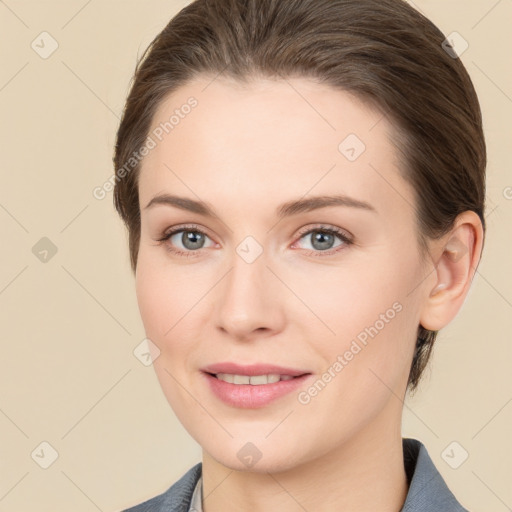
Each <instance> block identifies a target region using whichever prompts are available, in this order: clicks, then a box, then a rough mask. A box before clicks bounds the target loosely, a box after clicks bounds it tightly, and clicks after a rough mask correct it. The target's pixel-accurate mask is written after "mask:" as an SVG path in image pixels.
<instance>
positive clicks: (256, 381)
mask: <svg viewBox="0 0 512 512" xmlns="http://www.w3.org/2000/svg"><path fill="white" fill-rule="evenodd" d="M210 375H211V376H212V377H216V378H217V379H219V380H222V381H224V382H229V383H230V384H237V385H240V384H250V385H251V386H262V385H265V384H274V383H275V382H279V381H281V380H292V379H296V378H297V377H294V376H293V375H279V374H278V373H268V374H264V375H237V374H233V373H217V374H214V373H210Z"/></svg>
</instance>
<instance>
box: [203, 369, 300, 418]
mask: <svg viewBox="0 0 512 512" xmlns="http://www.w3.org/2000/svg"><path fill="white" fill-rule="evenodd" d="M203 375H205V376H206V379H207V381H208V384H209V385H210V389H211V390H212V391H213V393H214V394H215V395H216V396H217V397H218V398H220V399H221V400H222V401H223V402H224V403H226V404H228V405H231V406H233V407H239V408H242V409H257V408H259V407H265V406H266V405H268V404H270V403H271V402H273V401H274V400H277V399H278V398H281V397H282V396H284V395H287V394H288V393H291V392H292V391H296V390H297V389H298V388H299V387H300V386H302V385H303V384H304V381H305V380H306V379H307V378H308V377H310V374H306V375H301V376H299V377H294V378H293V379H290V380H280V381H278V382H273V383H272V384H259V385H256V386H253V385H252V384H231V383H230V382H225V381H223V380H220V379H217V377H214V376H213V375H210V374H209V373H203Z"/></svg>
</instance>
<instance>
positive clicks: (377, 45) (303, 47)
mask: <svg viewBox="0 0 512 512" xmlns="http://www.w3.org/2000/svg"><path fill="white" fill-rule="evenodd" d="M444 40H445V36H444V35H443V34H442V32H441V31H440V30H439V29H438V28H437V27H436V26H435V25H434V24H433V23H432V22H431V21H429V20H428V19H427V18H425V17H424V16H423V15H422V14H420V13H419V12H418V11H416V10H415V9H413V8H412V7H411V6H410V5H408V4H407V3H406V2H405V1H403V0H196V1H194V2H192V3H191V4H189V5H188V6H187V7H185V8H184V9H182V10H181V11H180V12H179V13H178V14H177V15H176V16H175V17H174V18H173V19H172V20H171V21H170V22H169V24H168V25H167V26H166V27H165V28H164V29H163V30H162V32H160V33H159V34H158V35H157V36H156V37H155V39H154V40H153V41H152V42H151V44H150V45H149V46H148V48H147V49H146V51H145V52H144V53H143V55H142V56H141V58H140V59H139V61H138V64H137V66H136V68H135V75H134V80H133V84H132V87H131V90H130V93H129V95H128V98H127V101H126V105H125V109H124V112H123V117H122V120H121V123H120V126H119V129H118V132H117V141H116V146H115V154H114V158H113V161H114V166H115V169H116V174H115V181H116V183H115V187H114V205H115V207H116V209H117V211H118V212H119V214H120V215H121V217H122V219H123V220H124V222H125V223H126V225H127V228H128V232H129V248H130V259H131V266H132V270H133V272H135V269H136V266H137V254H138V249H139V242H140V210H139V195H138V175H139V172H140V160H137V159H133V155H134V154H138V153H137V151H138V150H139V148H141V147H142V146H143V144H144V142H145V140H146V138H147V137H148V134H149V130H150V127H151V122H152V119H153V116H154V114H155V111H156V110H157V108H158V107H159V105H160V103H161V102H162V100H163V99H164V98H165V97H167V96H168V95H169V94H170V93H171V92H173V91H174V90H176V89H177V88H179V87H181V86H183V85H185V84H186V83H187V82H189V81H191V80H192V79H193V78H194V77H196V76H197V75H200V74H201V75H211V76H216V75H219V74H220V73H222V74H223V75H225V76H227V77H231V78H234V79H236V80H238V81H240V82H244V81H247V80H250V79H251V78H254V77H258V76H262V77H267V78H276V79H279V78H286V77H292V76H302V77H309V78H311V79H314V80H316V81H320V82H321V83H325V84H326V85H329V86H332V87H334V88H338V89H340V90H344V91H347V92H350V93H353V94H355V95H356V96H358V97H359V98H361V99H363V100H365V101H367V102H370V103H371V104H372V105H375V106H377V107H378V108H379V109H380V110H381V111H383V112H387V115H388V118H389V119H391V120H392V124H393V126H394V128H395V135H394V136H393V142H394V144H395V145H396V147H397V149H398V151H399V153H400V157H401V162H402V164H403V170H402V172H403V176H404V178H405V179H406V180H408V181H409V183H411V185H412V186H413V188H414V190H415V193H416V204H415V215H416V219H417V223H418V240H419V242H420V245H421V247H422V248H423V249H424V248H425V247H426V243H425V242H426V240H427V238H438V237H439V236H441V235H443V234H445V233H446V232H447V231H448V230H449V229H450V228H451V227H452V226H453V222H454V220H455V218H456V217H457V215H458V214H459V213H462V212H464V211H466V210H472V211H474V212H476V213H477V214H478V215H479V217H480V219H481V221H482V225H483V226H484V230H485V220H484V199H485V166H486V148H485V140H484V135H483V130H482V118H481V112H480V106H479V103H478V99H477V96H476V93H475V90H474V87H473V84H472V82H471V79H470V77H469V75H468V73H467V72H466V69H465V68H464V66H463V64H462V62H461V61H460V59H459V58H457V57H456V55H453V53H452V55H450V54H449V53H448V52H447V51H445V49H444V48H443V46H442V43H443V41H444ZM128 161H130V162H131V165H132V168H131V169H129V168H128V169H127V166H126V163H127V162H128ZM436 335H437V331H429V330H426V329H424V328H423V327H422V326H421V325H420V326H418V337H417V343H416V350H415V354H414V358H413V362H412V366H411V371H410V375H409V381H408V386H409V388H410V389H411V390H414V389H415V388H416V386H417V384H418V382H419V379H420V376H421V374H422V372H423V370H424V368H425V366H426V364H427V362H428V359H429V357H430V354H431V351H432V347H433V343H434V341H435V339H436Z"/></svg>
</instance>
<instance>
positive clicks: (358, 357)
mask: <svg viewBox="0 0 512 512" xmlns="http://www.w3.org/2000/svg"><path fill="white" fill-rule="evenodd" d="M212 80H213V79H211V78H210V79H206V78H204V79H200V80H199V79H197V80H196V81H194V82H193V83H190V84H188V85H186V86H183V87H182V88H180V89H179V90H177V91H176V92H174V93H173V94H172V95H171V96H169V97H168V98H167V99H166V101H165V102H164V103H162V104H161V105H160V108H159V109H158V111H157V113H156V115H155V117H154V119H153V124H152V127H151V131H150V133H149V135H150V137H151V139H152V142H151V143H149V144H148V147H150V148H151V149H150V150H149V153H148V154H147V156H146V157H145V160H144V161H143V165H142V170H141V175H140V181H139V195H140V208H141V224H142V226H141V240H140V250H139V255H138V266H137V271H136V289H137V298H138V303H139V307H140V312H141V315H142V320H143V323H144V327H145V330H146V334H147V337H148V338H149V339H150V340H151V341H152V342H153V343H154V344H155V345H156V346H157V347H158V348H159V350H160V355H159V356H158V357H157V358H156V360H155V361H154V367H155V370H156V373H157V376H158V379H159V381H160V384H161V386H162V389H163V392H164V394H165V396H166V397H167V400H168V401H169V403H170V405H171V406H172V408H173V409H174V411H175V413H176V415H177V416H178V418H179V419H180V421H181V422H182V423H183V425H184V426H185V428H186V429H187V430H188V431H189V433H190V434H191V435H192V436H193V437H194V438H195V439H196V440H197V442H198V443H199V444H200V445H201V446H202V447H203V449H204V450H205V452H206V453H207V454H209V455H210V456H212V457H213V458H214V459H216V460H217V461H219V462H220V463H221V464H223V465H225V466H228V467H231V468H237V469H247V468H252V466H253V465H254V468H252V470H253V471H277V470H284V469H287V468H292V467H296V466H298V465H300V464H302V463H305V462H308V463H311V462H312V461H313V460H314V459H317V458H319V457H321V456H323V455H327V454H331V455H332V454H334V453H336V452H337V451H339V453H343V452H342V450H344V449H345V448H347V449H348V447H349V446H355V444H354V443H360V442H364V443H369V442H372V443H376V444H379V443H381V442H382V441H383V440H385V439H389V436H396V435H398V436H399V435H400V434H399V431H400V420H401V409H402V402H401V400H402V399H403V395H404V392H405V387H406V383H407V378H408V374H409V369H410V364H411V360H412V355H413V349H414V344H415V341H416V332H417V327H418V324H419V323H420V315H421V310H422V306H423V304H424V301H425V297H426V295H427V289H428V290H430V288H431V287H432V281H431V280H430V279H425V276H426V275H427V274H428V270H429V269H426V268H425V266H424V264H423V263H422V260H421V258H420V253H419V249H418V245H417V243H416V239H417V238H416V224H415V214H414V209H413V205H414V196H413V190H412V189H411V188H410V186H409V185H408V184H407V182H406V181H404V179H403V178H402V177H401V176H400V173H399V169H398V161H397V152H396V149H395V148H394V146H393V145H392V144H391V142H390V140H389V133H390V130H391V125H390V124H389V123H388V120H387V118H385V117H383V116H382V114H380V113H378V112H377V111H375V110H372V109H370V108H369V107H367V106H365V104H364V103H362V102H360V101H359V100H356V99H354V97H353V96H351V95H349V94H348V93H345V92H342V91H339V90H335V89H331V88H330V87H328V86H326V85H321V84H318V83H314V82H312V81H309V80H306V79H298V78H296V79H290V80H286V81H285V80H281V81H267V80H262V79H261V80H257V81H255V82H254V83H252V84H250V85H247V86H241V85H236V84H235V83H232V82H227V81H223V80H221V79H219V78H217V79H215V80H213V81H212ZM191 97H193V98H194V99H193V100H190V99H189V98H191ZM187 105H188V106H187ZM166 123H167V124H166ZM153 146H154V147H153ZM166 196H167V200H166ZM171 196H173V197H175V198H182V199H180V200H177V199H175V200H171V199H170V197H171ZM320 197H329V198H332V199H333V201H331V202H329V201H328V200H325V199H316V198H320ZM155 198H157V199H155ZM158 198H159V199H158ZM334 198H335V199H336V201H334ZM149 203H151V205H150V206H148V204H149ZM207 209H208V211H211V214H208V213H207ZM171 230H175V231H176V233H174V234H171V235H170V237H169V238H168V239H167V240H166V241H159V239H163V238H164V237H165V236H166V235H168V234H169V232H170V231H171ZM219 374H223V375H220V376H219ZM269 374H272V375H271V376H270V377H268V375H269ZM234 375H236V376H234ZM251 376H252V377H254V378H252V379H251V378H250V377H251ZM258 376H260V377H258ZM265 376H266V377H265ZM277 379H279V381H277V382H274V381H276V380H277ZM370 440H371V441H370Z"/></svg>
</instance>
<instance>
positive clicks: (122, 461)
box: [0, 0, 512, 512]
mask: <svg viewBox="0 0 512 512" xmlns="http://www.w3.org/2000/svg"><path fill="white" fill-rule="evenodd" d="M187 3H188V2H187V1H175V0H174V1H171V0H167V1H163V0H152V1H147V2H142V1H133V0H132V1H127V0H123V1H121V0H102V1H100V0H89V1H85V0H66V1H57V0H45V1H42V0H37V1H35V0H30V1H28V0H25V1H16V0H5V1H0V20H1V29H0V38H1V41H0V48H1V52H2V54H1V67H0V109H1V119H2V123H1V133H0V140H1V141H2V148H3V151H2V165H1V172H2V186H1V189H0V225H1V229H2V235H1V236H2V262H1V265H0V312H1V324H0V335H1V354H2V357H1V359H0V450H1V451H0V511H22V512H30V511H36V510H37V511H39V512H45V511H52V512H55V511H69V510H73V511H74V512H86V511H87V512H88V511H95V510H100V511H104V512H107V511H116V510H121V509H123V508H125V507H127V506H129V505H133V504H135V503H139V502H140V501H142V500H145V499H147V498H149V497H151V496H154V495H155V494H157V493H160V492H162V491H164V490H165V489H167V488H168V487H169V485H170V484H171V483H172V482H174V481H175V480H177V479H178V478H179V477H180V476H181V475H182V474H183V473H184V472H185V471H186V470H187V469H188V468H190V467H191V466H192V465H193V464H194V463H196V462H198V461H199V460H200V449H199V447H198V446H197V445H196V444H195V442H194V441H192V439H191V438H190V437H189V436H188V434H187V433H186V432H185V431H184V429H183V428H182V427H181V425H180V424H179V423H178V421H177V420H176V419H175V417H174V414H173V412H172V410H171V409H170V407H169V406H168V404H167V401H166V400H165V398H164V396H163V394H162V392H161V390H160V387H159V385H158V382H157V380H156V377H155V375H154V373H153V370H152V367H151V366H145V365H144V364H142V363H141V362H140V361H139V359H137V358H136V357H135V355H134V353H133V351H134V349H135V348H136V347H137V346H138V345H139V344H140V343H141V341H142V340H143V338H144V331H143V327H142V323H141V320H140V317H139V313H138V308H137V303H136V298H135V292H134V283H133V277H132V275H131V272H130V268H129V259H128V248H127V243H126V236H125V233H124V228H123V226H122V224H121V221H120V220H119V219H118V218H117V217H116V214H115V211H114V209H113V206H112V195H111V194H108V196H107V198H105V199H104V200H102V201H100V200H96V199H95V198H94V197H93V195H92V190H93V188H94V187H96V186H99V185H102V184H103V183H104V182H105V180H106V179H108V178H109V177H110V176H111V174H112V165H111V158H112V147H113V144H114V137H115V132H116V129H117V125H118V122H119V116H120V113H121V111H122V108H123V104H124V100H125V97H126V94H127V91H128V85H129V81H130V78H131V75H132V72H133V69H134V66H135V61H136V57H137V55H140V54H141V53H142V51H143V49H144V48H145V47H146V46H147V44H148V43H149V42H150V41H151V40H152V38H153V37H154V36H155V35H156V34H157V33H158V32H159V31H160V30H161V29H162V28H163V27H164V26H165V24H167V22H168V20H169V19H170V18H171V17H172V15H173V14H175V13H176V12H177V11H178V10H179V9H180V8H181V7H183V6H184V5H186V4H187ZM414 5H416V6H417V7H418V8H419V9H420V10H421V11H423V12H424V13H425V15H426V16H427V17H429V18H430V19H432V20H433V21H434V22H435V23H436V24H437V25H438V26H439V27H440V28H441V30H442V31H443V32H444V33H445V34H449V33H451V32H452V31H457V32H459V33H460V34H461V35H462V36H463V37H464V39H465V40H466V41H467V42H468V43H469V48H468V49H467V51H465V53H464V54H463V55H462V57H461V58H462V60H463V62H464V64H465V65H466V67H467V69H468V71H469V73H470V75H471V77H472V79H473V81H474V84H475V87H476V89H477V92H478V94H479V97H480V100H481V105H482V109H483V114H484V122H485V129H486V134H487V144H488V151H489V165H488V193H487V201H488V210H487V222H488V234H487V240H486V247H485V254H484V259H483V261H482V263H481V265H480V267H479V270H478V274H477V276H476V278H475V281H474V283H473V288H472V289H471V292H470V295H469V298H468V300H467V301H466V303H465V305H464V306H463V308H462V310H461V312H460V313H459V315H458V317H457V318H456V320H455V321H454V322H453V323H452V324H451V325H450V326H449V327H448V328H446V329H445V330H444V331H443V332H442V333H441V335H440V337H439V341H438V343H437V347H436V350H435V355H434V360H433V365H432V370H431V371H430V372H429V373H428V374H427V375H426V378H425V380H424V382H423V384H422V386H421V389H420V390H419V392H418V393H417V394H416V396H415V397H414V398H409V399H408V400H407V402H406V404H405V411H404V428H403V433H404V436H409V437H416V438H418V439H420V440H422V441H423V442H424V443H425V444H426V445H427V448H428V449H429V452H430V454H431V457H432V458H433V460H434V462H435V464H436V465H437V467H438V469H439V470H440V472H441V473H442V474H443V476H444V477H445V479H446V480H447V482H448V485H449V486H450V488H451V489H452V491H453V492H454V494H455V495H456V496H457V497H458V499H459V500H460V501H461V502H462V503H463V504H464V505H465V506H466V507H468V508H469V509H470V510H471V511H472V512H474V511H479V510H481V511H484V510H485V511H486V512H502V511H505V510H510V509H511V507H512V487H511V486H510V482H511V480H512V462H511V460H512V446H511V442H510V431H511V424H512V422H511V420H512V383H511V379H510V364H511V361H512V348H511V346H512V344H511V343H510V328H511V327H512V325H511V319H512V315H511V312H512V272H511V271H510V258H511V253H512V243H511V239H510V235H511V229H510V226H511V225H512V222H511V221H512V188H510V187H512V174H511V172H510V167H509V165H510V157H509V149H510V140H511V139H510V135H511V133H510V118H511V116H512V75H511V72H510V60H509V53H510V51H511V49H512V36H511V30H510V22H511V20H512V1H511V0H500V1H496V0H478V1H468V0H464V1H444V0H417V1H415V4H414ZM43 31H46V32H48V33H49V34H50V35H51V38H53V39H54V40H55V41H56V42H57V43H58V48H57V49H56V50H55V52H54V53H53V54H52V55H50V56H49V57H47V58H45V59H44V58H42V57H41V56H40V53H44V51H49V49H51V44H52V40H51V39H50V38H49V37H50V36H40V34H41V32H43ZM43 38H45V39H43ZM42 39H43V42H41V41H42ZM32 41H35V43H34V46H35V48H36V49H37V51H35V50H34V49H33V48H32V47H31V43H32ZM36 45H38V46H36ZM38 52H39V53H38ZM507 187H509V188H507ZM507 197H508V199H507ZM43 237H47V238H48V239H50V240H51V242H52V243H53V244H54V245H55V246H56V249H57V252H56V254H54V255H53V256H52V253H51V252H49V253H48V255H47V256H46V258H47V261H46V262H43V261H41V260H40V259H39V258H40V257H44V253H41V254H39V257H36V254H34V252H36V253H37V252H38V251H37V250H34V252H33V247H34V246H36V248H37V249H38V250H39V251H41V250H42V249H41V247H40V246H39V245H36V244H38V243H39V244H43V245H44V244H45V243H46V244H48V242H47V241H46V242H45V241H43V242H40V239H41V238H43ZM453 441H456V442H457V443H458V445H456V446H455V448H454V451H453V452H451V451H450V450H449V453H450V455H452V457H451V459H448V460H449V461H450V462H451V463H452V465H453V461H454V460H455V461H460V460H461V456H462V454H463V451H462V450H466V451H467V452H468V453H469V457H468V459H467V460H466V461H465V462H464V463H463V464H461V465H460V467H458V469H452V467H450V465H449V464H448V463H447V462H446V461H445V458H446V457H445V458H443V456H442V453H443V450H444V449H445V448H446V447H447V446H449V445H450V443H452V442H453ZM42 442H47V443H49V444H50V445H51V447H53V449H54V450H55V451H56V452H57V454H58V457H57V458H56V460H55V461H54V462H53V463H52V464H51V465H49V467H48V468H47V469H43V468H42V467H41V466H40V465H41V464H45V463H46V464H48V463H50V462H52V452H51V448H49V447H48V446H47V445H42V446H41V443H42Z"/></svg>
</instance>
